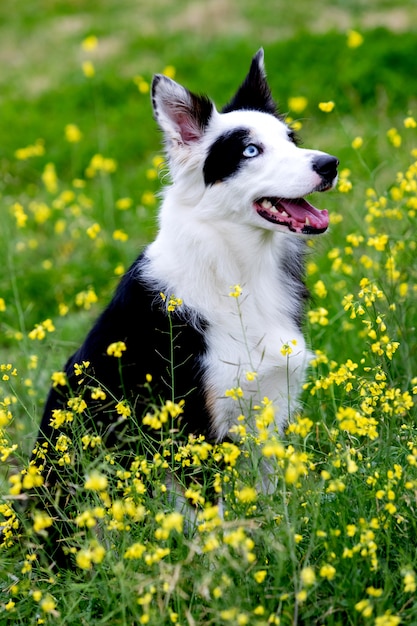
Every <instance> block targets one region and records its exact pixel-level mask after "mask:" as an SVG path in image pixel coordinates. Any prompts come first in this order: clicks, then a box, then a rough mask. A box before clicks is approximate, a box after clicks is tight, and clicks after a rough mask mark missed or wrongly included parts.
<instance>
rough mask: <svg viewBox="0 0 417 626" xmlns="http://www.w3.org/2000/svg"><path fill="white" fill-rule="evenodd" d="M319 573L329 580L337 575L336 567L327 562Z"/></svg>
mask: <svg viewBox="0 0 417 626" xmlns="http://www.w3.org/2000/svg"><path fill="white" fill-rule="evenodd" d="M319 574H320V576H321V577H322V578H326V579H327V580H333V578H334V577H335V575H336V568H335V567H333V565H330V564H329V563H325V564H324V565H322V566H321V568H320V571H319Z"/></svg>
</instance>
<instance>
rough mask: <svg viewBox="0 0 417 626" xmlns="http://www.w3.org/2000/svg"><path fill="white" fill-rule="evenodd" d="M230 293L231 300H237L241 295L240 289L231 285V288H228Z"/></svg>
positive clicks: (238, 286)
mask: <svg viewBox="0 0 417 626" xmlns="http://www.w3.org/2000/svg"><path fill="white" fill-rule="evenodd" d="M230 289H231V291H230V293H229V296H230V297H231V298H238V297H239V296H240V295H242V287H241V286H240V285H233V286H232V287H230Z"/></svg>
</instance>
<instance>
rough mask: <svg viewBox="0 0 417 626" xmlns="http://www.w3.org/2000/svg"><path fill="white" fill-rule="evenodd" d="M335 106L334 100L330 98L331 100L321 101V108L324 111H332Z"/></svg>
mask: <svg viewBox="0 0 417 626" xmlns="http://www.w3.org/2000/svg"><path fill="white" fill-rule="evenodd" d="M334 107H335V103H334V102H333V100H329V102H319V109H320V111H323V113H331V111H333V109H334Z"/></svg>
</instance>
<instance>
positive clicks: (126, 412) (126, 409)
mask: <svg viewBox="0 0 417 626" xmlns="http://www.w3.org/2000/svg"><path fill="white" fill-rule="evenodd" d="M116 412H117V413H118V414H119V415H122V416H123V417H130V416H131V415H132V409H131V408H130V406H129V405H128V404H127V402H126V401H125V400H122V401H121V402H118V403H117V404H116Z"/></svg>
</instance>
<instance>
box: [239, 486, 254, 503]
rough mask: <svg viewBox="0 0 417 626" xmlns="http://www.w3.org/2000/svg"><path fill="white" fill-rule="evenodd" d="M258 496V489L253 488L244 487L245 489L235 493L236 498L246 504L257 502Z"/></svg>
mask: <svg viewBox="0 0 417 626" xmlns="http://www.w3.org/2000/svg"><path fill="white" fill-rule="evenodd" d="M257 495H258V494H257V493H256V489H254V488H253V487H243V489H240V490H236V491H235V496H236V498H237V499H238V500H239V501H240V502H244V503H245V504H247V503H250V502H255V500H256V498H257Z"/></svg>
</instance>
